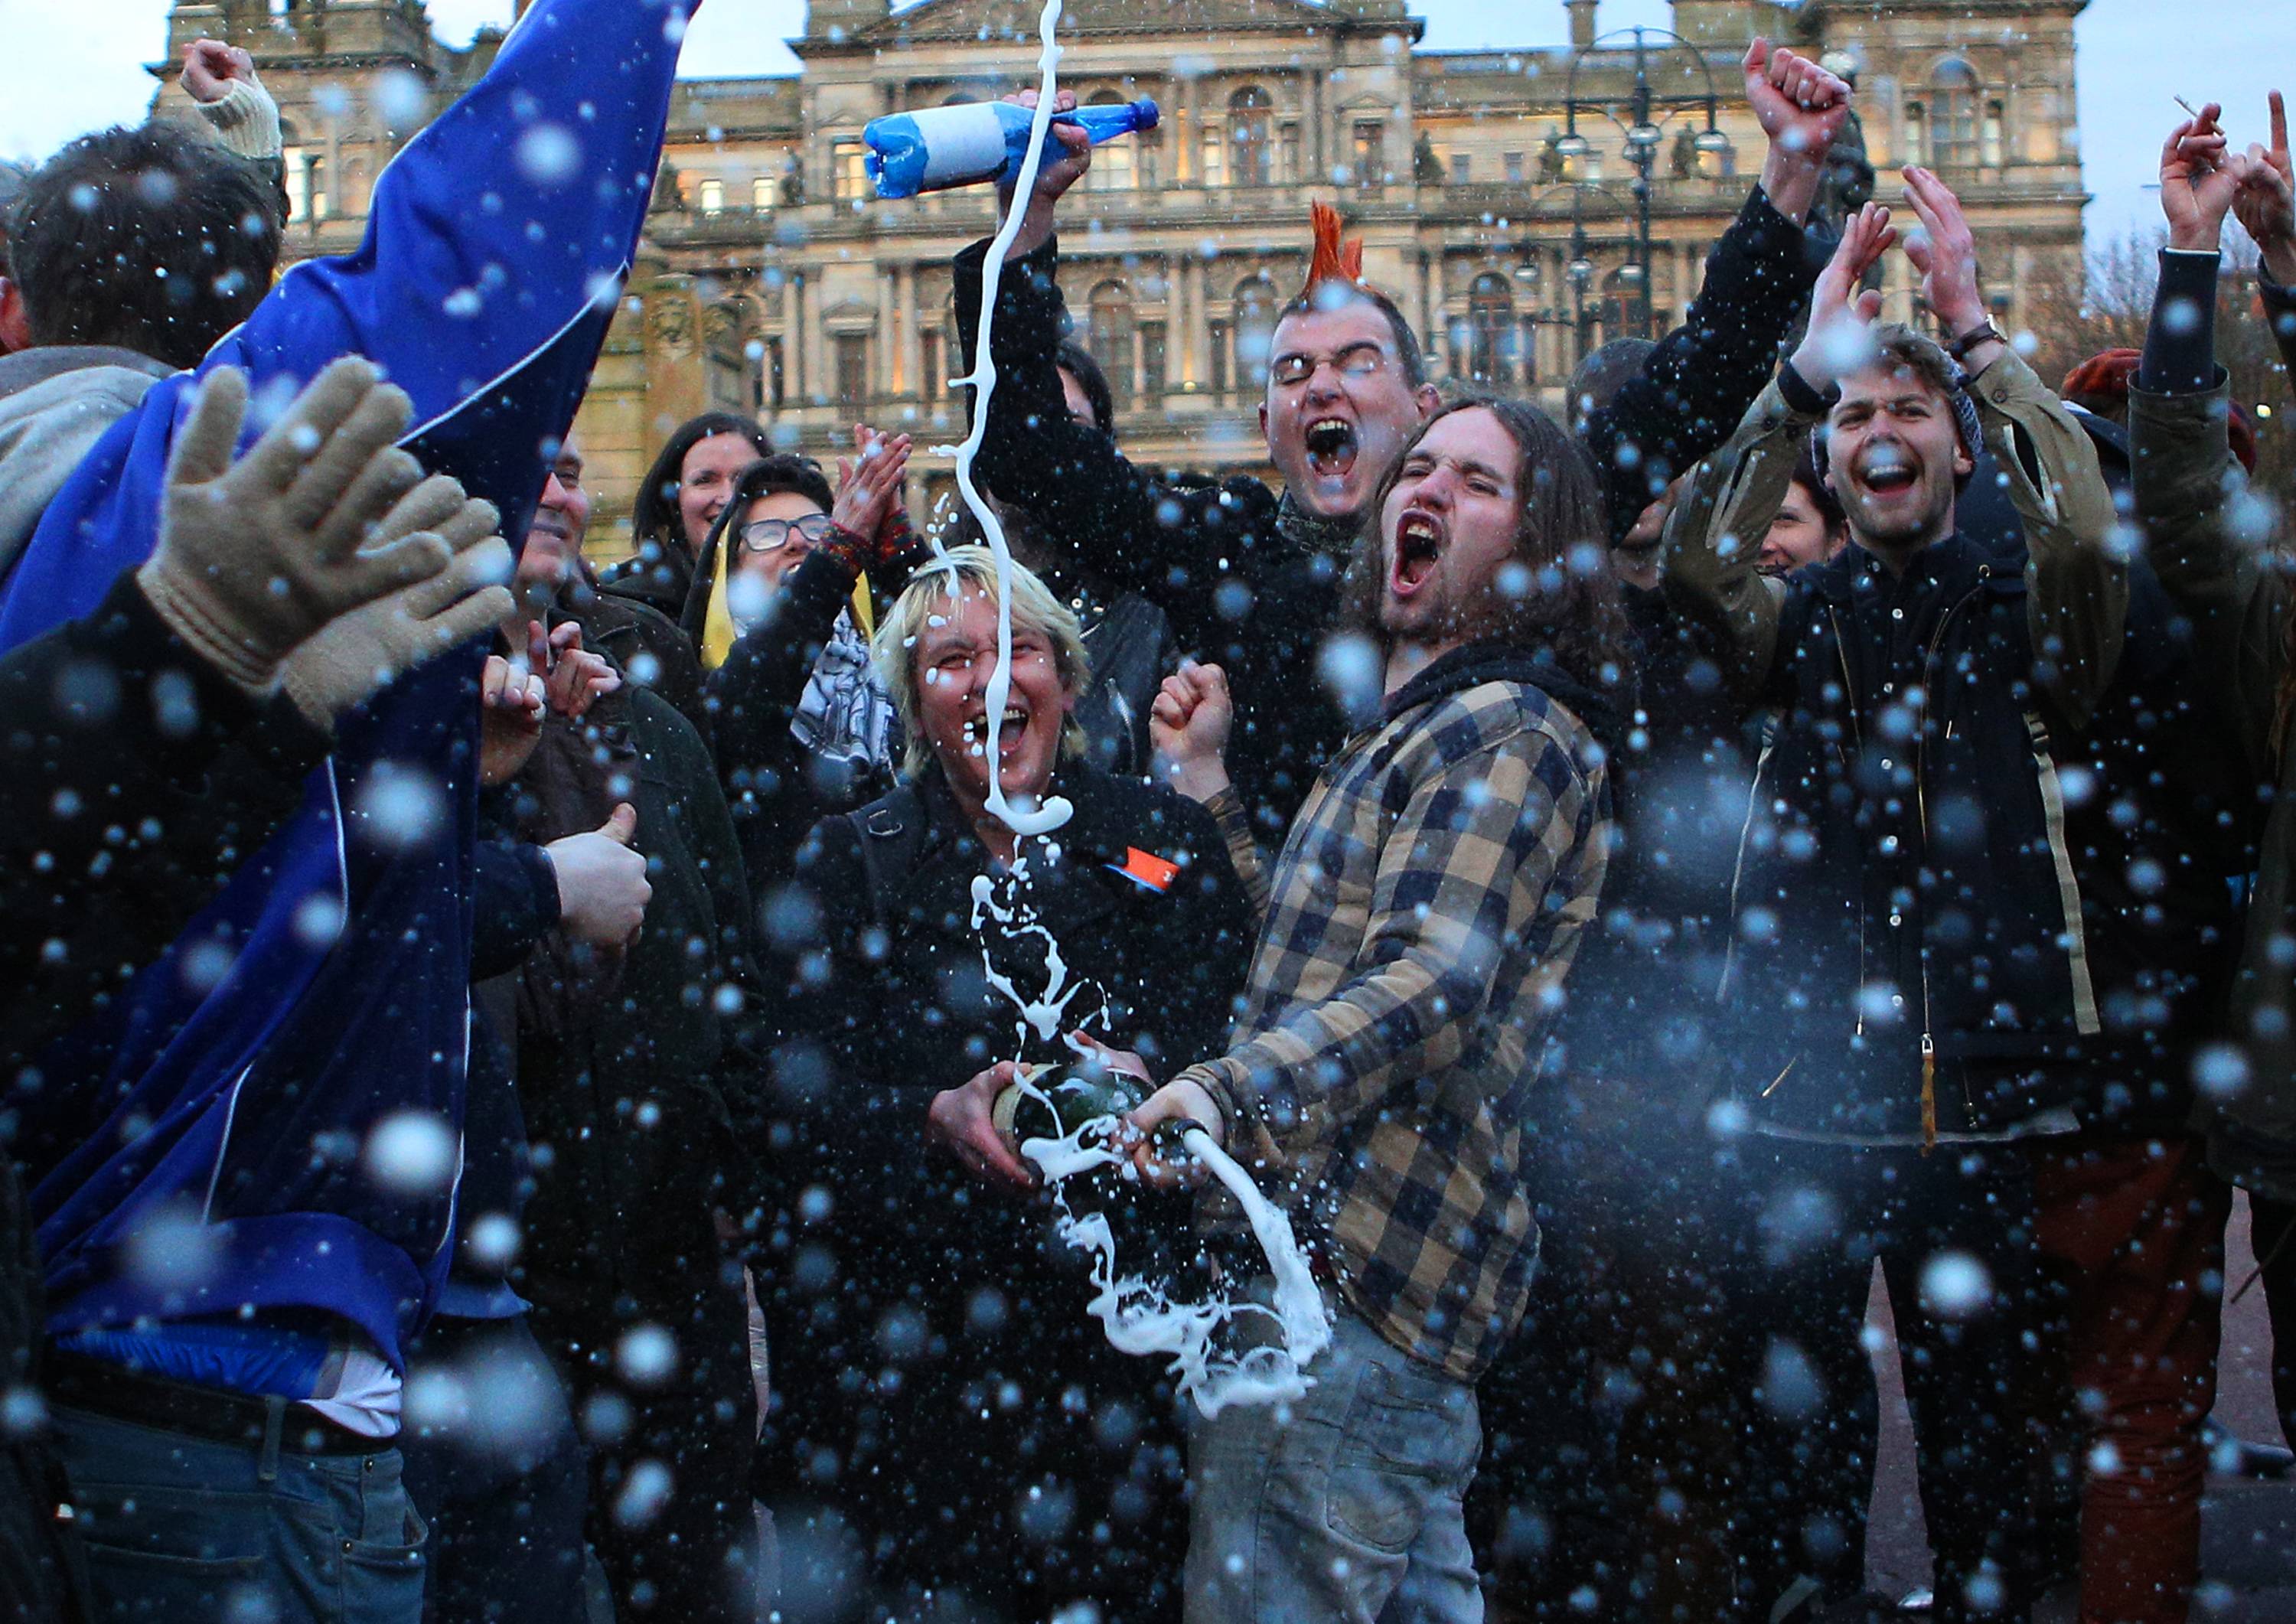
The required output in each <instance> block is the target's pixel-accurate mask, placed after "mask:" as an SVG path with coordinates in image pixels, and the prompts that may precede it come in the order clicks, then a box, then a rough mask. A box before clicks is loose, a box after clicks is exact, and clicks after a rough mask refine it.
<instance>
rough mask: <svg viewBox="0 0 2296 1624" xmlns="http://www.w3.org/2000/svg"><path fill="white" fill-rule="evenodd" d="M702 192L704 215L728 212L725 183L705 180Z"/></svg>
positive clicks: (702, 210) (702, 184)
mask: <svg viewBox="0 0 2296 1624" xmlns="http://www.w3.org/2000/svg"><path fill="white" fill-rule="evenodd" d="M701 212H702V213H704V214H723V213H725V212H726V183H725V182H724V181H722V180H705V181H703V182H702V183H701Z"/></svg>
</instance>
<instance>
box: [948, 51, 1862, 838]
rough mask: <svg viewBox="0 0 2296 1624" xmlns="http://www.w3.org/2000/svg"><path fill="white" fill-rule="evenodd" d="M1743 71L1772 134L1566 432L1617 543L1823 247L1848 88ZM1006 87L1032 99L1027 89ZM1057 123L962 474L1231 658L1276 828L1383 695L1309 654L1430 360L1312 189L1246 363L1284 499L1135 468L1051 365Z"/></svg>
mask: <svg viewBox="0 0 2296 1624" xmlns="http://www.w3.org/2000/svg"><path fill="white" fill-rule="evenodd" d="M1744 68H1745V81H1746V95H1747V99H1748V101H1749V102H1750V103H1751V105H1752V107H1753V111H1754V113H1755V115H1756V117H1757V118H1758V119H1759V120H1760V122H1761V126H1762V129H1763V131H1764V133H1765V134H1766V135H1767V136H1768V138H1769V152H1768V155H1767V159H1766V160H1765V162H1764V164H1763V168H1762V176H1761V184H1760V185H1759V186H1757V187H1756V188H1755V190H1754V192H1753V193H1752V195H1751V197H1749V199H1748V200H1747V202H1746V206H1745V207H1744V208H1743V209H1742V210H1740V212H1739V215H1738V217H1737V219H1736V220H1735V221H1734V223H1733V224H1732V226H1731V227H1730V229H1729V230H1728V231H1727V232H1726V234H1724V235H1723V237H1722V239H1721V241H1720V242H1718V243H1717V244H1716V245H1715V248H1714V251H1713V252H1712V254H1710V256H1709V257H1708V259H1707V264H1706V281H1705V286H1704V290H1703V291H1702V293H1701V294H1700V296H1699V298H1698V299H1697V301H1696V302H1695V303H1694V304H1693V306H1692V308H1691V310H1690V315H1689V319H1688V320H1687V321H1686V322H1685V324H1683V325H1682V326H1681V327H1679V328H1677V329H1676V331H1675V332H1673V333H1671V334H1669V336H1668V338H1667V339H1666V340H1665V341H1664V342H1663V343H1662V344H1661V345H1660V346H1659V347H1658V349H1656V350H1655V351H1654V352H1653V353H1652V356H1651V357H1650V359H1649V361H1648V363H1647V364H1646V365H1644V369H1643V373H1642V375H1641V376H1640V377H1639V378H1637V379H1636V381H1634V382H1633V383H1632V384H1630V385H1628V388H1627V389H1625V390H1622V391H1621V392H1620V395H1619V397H1618V398H1617V399H1615V400H1614V401H1612V402H1611V403H1610V405H1609V406H1606V407H1605V408H1603V410H1600V411H1597V412H1595V413H1594V414H1592V415H1591V416H1590V417H1589V418H1588V420H1587V423H1586V426H1585V428H1584V429H1583V430H1582V431H1581V433H1580V444H1581V445H1582V446H1583V447H1584V448H1585V449H1586V450H1587V453H1588V455H1590V456H1591V457H1592V459H1593V461H1594V463H1595V468H1596V470H1597V472H1598V473H1599V475H1600V477H1601V480H1602V483H1603V490H1604V495H1605V496H1606V498H1607V502H1608V505H1609V509H1610V519H1611V534H1612V537H1613V539H1615V538H1616V537H1618V536H1620V535H1621V534H1623V533H1624V531H1625V530H1626V529H1627V528H1628V527H1629V526H1631V525H1632V524H1633V522H1634V521H1635V518H1636V515H1637V514H1638V513H1641V512H1642V510H1643V508H1644V506H1645V505H1647V504H1649V502H1650V501H1651V500H1652V497H1653V496H1655V495H1657V494H1658V493H1659V492H1660V491H1662V490H1663V489H1664V488H1665V487H1666V484H1667V481H1668V480H1669V479H1671V478H1672V477H1673V474H1674V472H1676V471H1677V470H1680V469H1683V468H1687V467H1689V466H1690V465H1691V464H1692V463H1693V462H1695V461H1696V460H1697V458H1699V457H1700V456H1702V455H1704V454H1705V453H1707V452H1709V451H1710V450H1712V449H1713V448H1714V447H1717V446H1718V445H1720V444H1721V443H1722V441H1723V440H1724V439H1726V438H1727V436H1728V435H1729V433H1730V431H1731V429H1732V427H1733V426H1734V423H1735V422H1736V421H1737V419H1738V417H1739V416H1740V415H1741V414H1743V411H1744V410H1745V408H1746V407H1747V406H1749V405H1751V403H1752V402H1753V400H1754V398H1755V397H1756V396H1757V395H1758V394H1759V393H1760V391H1761V389H1762V386H1763V384H1764V383H1765V382H1767V380H1768V378H1769V374H1770V369H1771V367H1772V365H1773V364H1774V363H1775V360H1776V356H1777V345H1778V341H1779V340H1781V339H1782V338H1783V337H1784V334H1785V332H1786V331H1787V328H1788V325H1789V324H1790V323H1791V322H1792V318H1793V316H1794V313H1795V312H1796V311H1797V310H1798V309H1799V308H1800V305H1801V303H1802V301H1803V300H1804V299H1806V298H1807V297H1808V292H1809V289H1810V285H1811V283H1813V281H1814V280H1815V278H1816V271H1817V267H1819V266H1820V265H1822V264H1823V263H1824V262H1825V258H1826V254H1825V251H1823V250H1820V251H1817V252H1816V253H1815V254H1813V253H1812V252H1811V250H1809V249H1808V247H1806V246H1805V242H1804V233H1803V226H1802V222H1803V220H1804V218H1805V217H1806V216H1807V215H1808V211H1809V209H1810V206H1811V204H1812V202H1813V201H1815V199H1816V193H1817V187H1818V183H1819V180H1820V177H1821V176H1822V175H1823V173H1824V169H1825V154H1826V151H1827V148H1828V146H1829V145H1830V144H1831V143H1832V141H1833V135H1834V133H1835V131H1836V130H1837V129H1838V128H1839V127H1841V121H1842V119H1843V118H1844V117H1845V116H1846V115H1847V113H1848V111H1849V87H1848V86H1845V85H1844V84H1842V82H1841V80H1840V79H1838V78H1835V77H1834V76H1833V74H1831V73H1828V72H1826V71H1825V70H1824V69H1823V68H1820V67H1819V66H1818V65H1817V64H1816V63H1815V62H1809V61H1808V60H1807V59H1805V58H1803V57H1800V56H1798V55H1797V54H1795V53H1793V52H1791V51H1786V50H1782V49H1775V48H1773V47H1772V46H1771V45H1770V44H1769V43H1768V42H1767V40H1759V39H1758V40H1756V41H1755V42H1754V44H1753V45H1752V46H1751V48H1750V49H1749V50H1748V52H1747V53H1746V58H1745V63H1744ZM1017 99H1018V100H1020V101H1021V102H1022V103H1024V104H1033V101H1034V93H1033V92H1024V93H1023V94H1021V96H1020V97H1019V98H1017ZM1059 104H1060V106H1061V107H1062V109H1063V110H1065V109H1067V108H1068V107H1070V106H1072V105H1073V104H1074V97H1073V95H1072V94H1070V93H1067V92H1062V94H1061V98H1060V103H1059ZM1053 130H1054V134H1055V135H1057V136H1058V137H1059V139H1060V141H1061V142H1062V145H1063V147H1064V148H1065V150H1064V151H1063V152H1060V153H1058V154H1057V160H1056V161H1048V162H1046V164H1045V165H1044V167H1043V168H1042V170H1041V171H1040V172H1039V174H1038V176H1037V185H1036V190H1035V192H1034V193H1033V194H1032V195H1031V196H1030V197H1029V199H1028V200H1027V201H1026V205H1025V207H1026V209H1027V215H1026V217H1025V218H1024V219H1023V221H1022V223H1021V228H1020V232H1019V234H1018V235H1017V236H1016V237H1015V239H1014V241H1013V249H1012V261H1011V264H1010V265H1009V266H1008V267H1007V268H1006V273H1005V276H1004V278H1003V281H1002V283H1001V284H1000V291H999V293H998V298H997V304H996V311H995V319H994V322H993V324H992V336H991V340H990V356H991V358H992V359H994V361H995V362H996V371H997V377H998V385H997V388H996V393H995V395H994V397H993V404H992V405H991V406H990V408H989V422H988V433H987V436H986V439H985V443H984V444H983V446H982V447H981V453H980V464H979V469H978V472H979V473H980V478H981V480H982V483H983V484H984V485H986V486H987V487H988V488H990V489H992V490H993V491H994V492H995V493H996V495H997V496H999V497H1001V498H1002V499H1004V500H1005V501H1007V502H1009V503H1011V504H1013V505H1014V506H1015V507H1019V508H1021V509H1024V510H1027V511H1029V512H1032V513H1036V514H1037V515H1039V516H1040V517H1042V518H1044V519H1045V520H1046V521H1054V520H1055V517H1056V521H1057V523H1058V524H1059V526H1060V529H1061V533H1062V536H1063V537H1065V538H1066V539H1067V540H1068V541H1069V543H1070V545H1073V546H1074V547H1075V549H1076V551H1077V553H1078V555H1079V556H1080V557H1081V558H1082V559H1083V560H1084V561H1085V562H1087V563H1088V564H1090V565H1091V566H1092V567H1093V568H1095V569H1096V570H1101V571H1103V573H1105V574H1106V575H1107V576H1108V577H1109V578H1111V580H1112V581H1115V582H1118V583H1120V584H1121V586H1123V587H1125V588H1128V589H1129V590H1132V591H1136V592H1138V593H1140V594H1142V595H1144V596H1145V597H1147V598H1148V599H1150V600H1151V601H1152V602H1153V603H1157V604H1158V605H1159V606H1160V607H1161V608H1162V609H1163V610H1164V611H1165V612H1166V613H1167V614H1169V616H1170V617H1171V619H1172V623H1173V627H1174V630H1175V631H1176V632H1177V635H1178V636H1179V638H1180V641H1181V643H1182V644H1183V645H1184V646H1186V647H1190V648H1192V649H1193V651H1194V652H1195V653H1196V655H1197V657H1198V658H1200V659H1202V660H1208V661H1215V662H1218V664H1220V665H1222V666H1224V667H1226V668H1227V671H1228V675H1229V677H1230V680H1231V684H1232V687H1233V691H1234V696H1235V708H1236V717H1235V730H1234V736H1233V740H1232V742H1231V743H1230V746H1229V764H1230V769H1231V772H1232V775H1233V776H1234V779H1235V781H1236V783H1237V786H1238V793H1239V794H1240V795H1241V797H1242V803H1243V807H1244V809H1246V810H1248V811H1249V813H1250V814H1251V819H1252V824H1253V828H1254V833H1255V834H1257V835H1258V836H1259V838H1260V839H1262V840H1270V841H1272V840H1277V839H1280V838H1281V836H1282V833H1283V829H1284V828H1285V827H1286V826H1287V825H1288V824H1290V823H1291V821H1292V815H1293V814H1294V813H1295V812H1296V811H1297V810H1298V809H1299V807H1300V801H1301V800H1302V798H1303V797H1304V796H1305V795H1306V793H1307V791H1308V786H1309V785H1310V784H1312V783H1314V782H1315V778H1316V770H1317V767H1319V766H1320V765H1321V763H1322V762H1323V760H1324V759H1325V758H1326V757H1327V756H1329V755H1330V754H1331V753H1332V751H1333V749H1334V748H1335V747H1336V746H1337V745H1338V744H1339V742H1341V739H1342V738H1344V737H1345V735H1346V734H1347V733H1348V731H1349V726H1350V725H1351V723H1353V722H1360V721H1362V720H1364V719H1365V718H1368V717H1370V716H1372V715H1374V714H1376V712H1377V710H1378V707H1379V699H1380V695H1379V681H1378V675H1377V662H1376V660H1374V659H1372V658H1371V657H1370V656H1369V654H1368V652H1366V651H1362V650H1360V649H1359V648H1357V645H1354V644H1347V643H1333V644H1329V646H1328V647H1327V644H1326V637H1327V635H1328V634H1329V632H1330V631H1331V629H1332V617H1333V607H1334V605H1335V603H1336V600H1337V594H1338V586H1339V579H1340V573H1341V568H1342V566H1343V565H1344V564H1345V562H1346V560H1347V557H1348V554H1349V549H1350V548H1351V547H1352V546H1353V545H1354V542H1355V539H1356V530H1357V521H1358V518H1359V516H1360V515H1361V514H1362V513H1363V511H1364V509H1365V504H1366V502H1367V500H1368V498H1369V496H1370V495H1371V493H1372V491H1373V490H1374V489H1375V488H1377V487H1378V485H1379V482H1380V480H1382V479H1383V478H1384V477H1385V476H1386V474H1387V473H1388V472H1389V470H1390V468H1391V467H1392V466H1393V464H1394V460H1395V457H1396V455H1397V453H1398V450H1399V449H1400V448H1401V447H1402V445H1403V443H1404V442H1405V441H1406V439H1409V438H1410V436H1411V434H1412V433H1413V431H1415V430H1416V429H1417V428H1418V426H1419V424H1420V423H1421V422H1423V421H1424V420H1425V419H1426V418H1427V417H1428V416H1429V415H1431V414H1432V413H1433V412H1434V410H1435V407H1436V405H1437V396H1436V390H1435V389H1434V386H1433V385H1432V384H1431V382H1430V381H1429V376H1428V367H1427V361H1426V357H1425V355H1424V354H1423V351H1422V349H1421V347H1420V340H1419V335H1418V334H1417V333H1416V332H1414V330H1413V328H1412V324H1411V322H1410V320H1409V319H1408V318H1407V317H1406V316H1405V315H1404V313H1403V311H1402V310H1401V309H1400V308H1398V306H1397V305H1396V303H1395V301H1394V300H1393V299H1390V298H1389V297H1388V296H1387V295H1386V294H1384V293H1382V292H1380V291H1378V290H1376V289H1374V288H1373V287H1371V286H1370V285H1369V284H1368V283H1365V280H1364V278H1363V271H1362V254H1363V249H1362V244H1361V243H1359V242H1357V243H1348V244H1342V243H1341V241H1340V236H1339V225H1340V221H1339V217H1338V215H1337V214H1336V213H1335V212H1333V210H1331V209H1326V208H1324V206H1323V205H1320V204H1318V205H1316V220H1317V227H1316V244H1317V246H1316V253H1315V256H1314V258H1313V260H1312V263H1311V265H1310V268H1309V274H1308V280H1307V283H1306V284H1305V285H1304V286H1303V287H1302V288H1301V290H1300V293H1299V295H1298V296H1297V297H1295V298H1294V299H1292V301H1291V302H1290V303H1289V304H1287V305H1286V306H1284V308H1283V310H1282V311H1280V312H1279V313H1278V315H1277V318H1276V324H1275V332H1274V335H1273V340H1272V342H1271V344H1270V346H1269V354H1268V357H1267V364H1266V371H1265V373H1264V374H1263V381H1264V384H1265V392H1264V395H1263V398H1262V400H1261V402H1260V407H1259V423H1260V429H1261V431H1262V433H1263V434H1264V435H1265V437H1266V439H1267V454H1268V456H1269V458H1270V460H1272V461H1273V462H1274V463H1275V471H1276V472H1277V474H1278V475H1279V476H1280V477H1281V480H1282V483H1283V492H1282V495H1281V496H1278V495H1277V494H1276V493H1275V492H1274V491H1271V490H1270V489H1269V488H1267V486H1266V485H1265V484H1263V483H1261V482H1260V481H1259V480H1257V479H1254V478H1251V477H1250V476H1248V475H1239V476H1236V477H1234V478H1232V479H1229V480H1225V481H1219V480H1210V479H1206V478H1201V477H1198V478H1193V479H1191V478H1187V477H1185V476H1169V475H1165V474H1160V473H1157V472H1152V471H1150V470H1147V469H1144V468H1138V467H1136V466H1135V465H1134V464H1133V463H1130V462H1128V461H1127V460H1126V459H1125V458H1124V457H1122V456H1120V455H1118V453H1117V451H1116V447H1115V445H1114V443H1113V441H1111V439H1110V438H1109V437H1108V436H1107V435H1105V434H1102V433H1100V432H1098V431H1095V430H1094V429H1090V428H1087V427H1085V426H1083V425H1081V424H1078V423H1077V422H1072V421H1071V420H1070V417H1069V415H1068V414H1067V413H1066V412H1065V411H1064V410H1063V409H1062V393H1061V381H1060V374H1059V371H1058V369H1057V367H1056V366H1055V365H1054V357H1055V355H1056V352H1057V350H1058V349H1059V345H1060V342H1061V338H1062V333H1063V332H1066V330H1067V327H1068V315H1067V310H1066V307H1065V305H1064V303H1063V301H1062V297H1061V291H1060V288H1059V286H1058V283H1057V280H1056V278H1057V274H1058V271H1059V248H1058V244H1057V243H1056V242H1055V241H1054V209H1055V205H1056V204H1057V203H1058V201H1059V200H1060V198H1061V196H1062V194H1063V193H1066V192H1067V191H1068V190H1069V188H1070V186H1072V185H1075V184H1076V182H1077V180H1078V177H1079V176H1082V175H1083V174H1084V172H1085V170H1086V168H1087V167H1088V166H1089V164H1090V162H1091V149H1090V147H1089V146H1088V145H1087V144H1086V143H1085V142H1084V141H1083V139H1082V135H1081V132H1079V131H1073V130H1071V129H1070V127H1067V126H1062V125H1054V127H1053ZM1055 156H1056V155H1055V154H1054V152H1049V151H1048V152H1047V153H1046V157H1047V158H1048V159H1054V157H1055ZM1007 206H1008V207H1010V206H1011V205H1010V201H1009V200H1008V203H1007ZM1828 246H1830V245H1828ZM987 251H988V245H987V243H986V242H981V243H976V244H974V245H973V246H972V247H970V248H967V249H966V250H964V251H963V252H962V253H960V254H959V255H958V256H957V257H956V261H955V277H956V283H955V297H956V310H957V321H958V324H959V328H960V331H961V334H962V342H963V344H964V354H965V357H967V359H968V360H970V359H971V358H972V356H973V355H974V353H975V341H976V335H977V333H978V331H979V325H980V287H981V272H982V267H983V262H984V260H985V258H986V255H987Z"/></svg>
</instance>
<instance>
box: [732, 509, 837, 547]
mask: <svg viewBox="0 0 2296 1624" xmlns="http://www.w3.org/2000/svg"><path fill="white" fill-rule="evenodd" d="M791 530H795V531H796V532H797V533H798V534H799V535H800V536H802V537H805V538H806V540H808V541H809V542H818V541H821V540H822V539H824V537H827V536H828V534H829V515H828V514H827V513H808V514H807V515H806V516H805V517H804V518H802V519H752V520H751V521H750V522H749V523H747V524H745V525H743V526H742V552H744V553H778V552H780V551H781V550H782V549H783V547H785V546H787V545H789V538H790V532H791Z"/></svg>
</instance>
